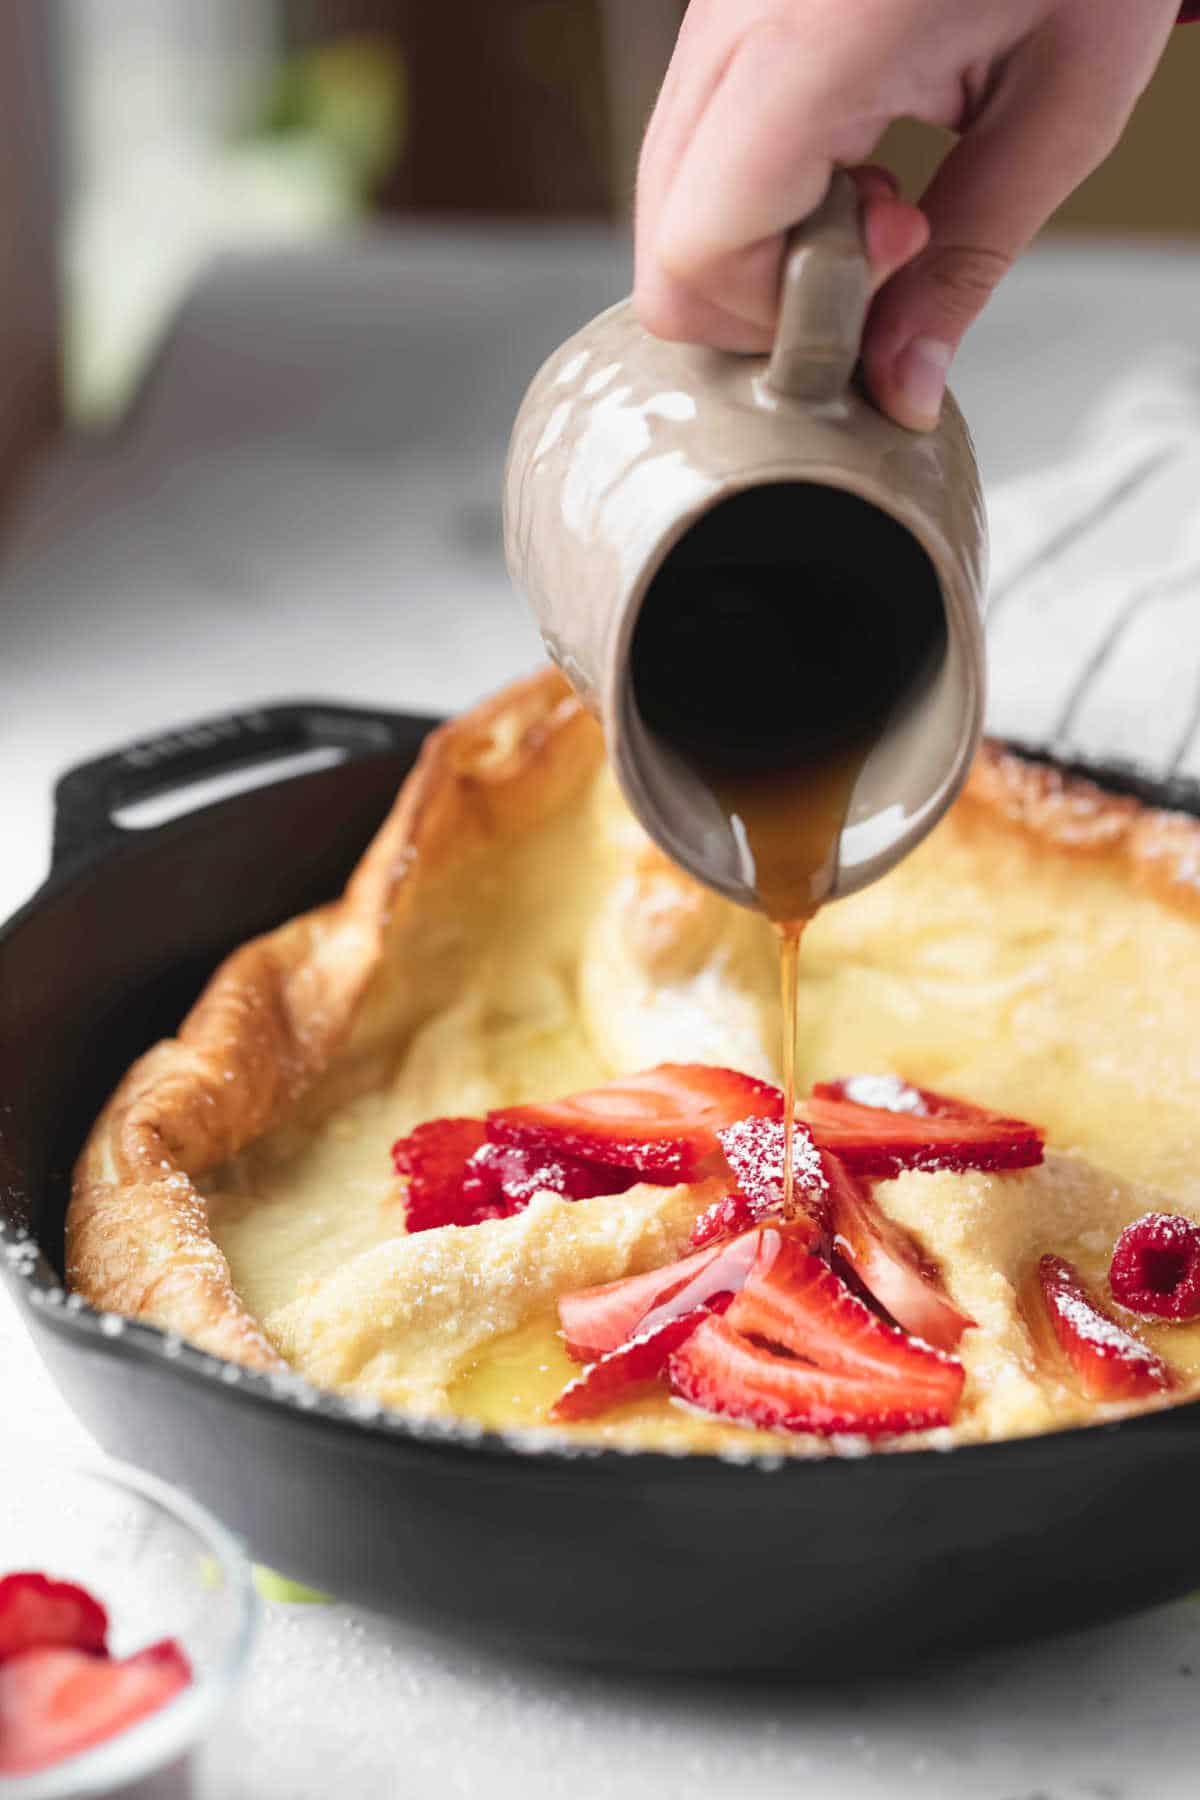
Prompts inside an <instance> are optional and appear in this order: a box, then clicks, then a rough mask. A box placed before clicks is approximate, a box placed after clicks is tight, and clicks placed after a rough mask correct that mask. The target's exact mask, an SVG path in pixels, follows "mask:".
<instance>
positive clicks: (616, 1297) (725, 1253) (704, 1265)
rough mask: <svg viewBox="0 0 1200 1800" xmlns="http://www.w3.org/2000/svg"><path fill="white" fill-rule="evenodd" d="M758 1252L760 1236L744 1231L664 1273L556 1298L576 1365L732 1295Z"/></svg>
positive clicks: (658, 1271) (649, 1273)
mask: <svg viewBox="0 0 1200 1800" xmlns="http://www.w3.org/2000/svg"><path fill="white" fill-rule="evenodd" d="M757 1249H758V1233H757V1232H748V1233H747V1234H746V1235H745V1236H744V1237H740V1238H735V1239H733V1241H732V1242H730V1243H720V1244H712V1245H710V1246H709V1247H708V1248H707V1249H705V1250H698V1251H697V1252H696V1253H695V1255H693V1256H685V1257H684V1258H683V1260H682V1261H681V1262H674V1263H668V1264H667V1266H666V1268H664V1269H650V1270H647V1272H646V1273H645V1274H644V1275H627V1276H626V1277H625V1278H624V1279H623V1280H621V1281H609V1282H606V1283H605V1284H604V1285H603V1286H602V1287H591V1288H582V1289H581V1290H580V1291H579V1293H577V1294H562V1295H560V1297H559V1302H558V1317H559V1322H560V1323H561V1325H562V1328H563V1336H564V1337H565V1338H566V1340H567V1349H568V1351H569V1352H570V1354H571V1355H572V1356H574V1357H575V1358H576V1359H577V1360H578V1361H580V1362H590V1361H592V1360H593V1359H594V1358H595V1357H598V1356H601V1355H603V1354H604V1352H605V1351H608V1350H615V1349H617V1348H618V1347H619V1346H620V1345H621V1344H625V1343H628V1342H629V1340H630V1339H631V1338H633V1337H636V1336H640V1335H641V1334H642V1333H643V1332H646V1331H650V1330H653V1329H655V1328H656V1327H658V1326H659V1325H662V1324H665V1323H666V1322H667V1321H668V1320H670V1319H676V1318H679V1317H680V1316H681V1315H682V1314H684V1313H690V1312H694V1311H695V1310H696V1308H697V1307H699V1306H704V1305H707V1304H709V1303H710V1302H711V1301H712V1300H713V1299H714V1297H715V1296H716V1295H718V1294H733V1293H736V1292H737V1291H738V1289H739V1288H740V1287H741V1285H742V1283H743V1281H744V1280H745V1279H746V1275H747V1273H748V1272H749V1269H750V1266H751V1264H752V1263H753V1261H754V1257H755V1253H756V1251H757Z"/></svg>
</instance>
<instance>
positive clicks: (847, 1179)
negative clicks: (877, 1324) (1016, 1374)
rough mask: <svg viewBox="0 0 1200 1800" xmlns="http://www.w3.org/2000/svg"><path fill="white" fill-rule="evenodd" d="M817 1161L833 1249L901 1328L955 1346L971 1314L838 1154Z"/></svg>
mask: <svg viewBox="0 0 1200 1800" xmlns="http://www.w3.org/2000/svg"><path fill="white" fill-rule="evenodd" d="M822 1160H823V1163H824V1168H825V1176H826V1180H827V1182H828V1187H829V1221H830V1228H831V1230H832V1232H833V1244H834V1249H835V1250H836V1251H837V1252H838V1253H839V1254H840V1255H841V1256H842V1257H843V1258H844V1259H845V1261H846V1263H848V1264H849V1266H850V1268H851V1269H853V1271H854V1273H855V1275H856V1276H857V1277H858V1279H859V1281H861V1282H862V1284H863V1287H864V1288H866V1290H867V1291H868V1293H870V1294H871V1295H872V1297H873V1298H874V1299H875V1300H877V1301H878V1302H879V1304H880V1306H882V1307H883V1308H884V1309H885V1310H886V1311H887V1312H888V1313H890V1315H891V1317H892V1318H893V1319H895V1321H896V1323H897V1324H898V1325H902V1326H903V1327H904V1329H905V1331H911V1332H912V1333H914V1334H915V1336H917V1337H919V1338H923V1339H924V1340H925V1342H926V1343H927V1344H932V1345H934V1347H935V1348H936V1349H938V1350H954V1349H956V1348H957V1347H958V1343H959V1340H960V1339H961V1337H962V1334H963V1332H964V1331H966V1330H967V1329H968V1327H969V1326H971V1325H973V1324H974V1323H975V1321H974V1319H972V1318H971V1317H970V1316H969V1314H967V1313H965V1312H962V1311H960V1309H959V1308H958V1307H957V1306H955V1304H954V1302H953V1301H952V1300H951V1299H950V1297H949V1295H948V1294H947V1293H946V1291H945V1289H944V1288H943V1287H942V1284H941V1277H940V1275H939V1274H938V1271H937V1270H936V1269H935V1268H933V1267H932V1266H931V1265H930V1264H929V1263H927V1262H926V1261H925V1260H924V1259H923V1257H922V1256H921V1253H920V1251H919V1250H918V1248H917V1246H916V1244H915V1243H914V1242H913V1240H912V1239H911V1238H910V1237H909V1236H908V1234H907V1232H905V1231H904V1230H903V1228H902V1227H901V1226H899V1225H897V1224H896V1223H895V1221H894V1220H892V1219H889V1218H888V1216H887V1214H886V1213H885V1212H884V1210H883V1208H882V1207H881V1206H880V1205H879V1202H878V1201H877V1200H876V1199H875V1197H874V1195H873V1194H872V1193H871V1190H870V1189H869V1188H868V1187H867V1186H866V1184H865V1183H864V1182H861V1181H858V1180H856V1179H855V1177H854V1176H853V1175H851V1173H850V1172H849V1170H848V1169H847V1168H846V1167H845V1166H844V1165H843V1163H842V1161H841V1158H840V1157H837V1156H831V1155H829V1154H825V1155H824V1157H823V1159H822Z"/></svg>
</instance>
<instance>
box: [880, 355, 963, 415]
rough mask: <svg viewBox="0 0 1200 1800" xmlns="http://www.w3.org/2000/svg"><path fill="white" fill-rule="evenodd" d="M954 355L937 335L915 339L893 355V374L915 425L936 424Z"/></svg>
mask: <svg viewBox="0 0 1200 1800" xmlns="http://www.w3.org/2000/svg"><path fill="white" fill-rule="evenodd" d="M953 355H954V348H953V345H951V344H943V343H942V341H941V339H940V338H927V337H919V338H914V339H913V340H912V343H911V344H906V345H905V346H904V349H903V350H902V351H901V352H900V354H899V356H898V357H897V358H896V361H895V365H894V369H893V376H894V380H895V383H896V386H897V388H898V389H899V392H900V397H901V399H902V400H903V402H904V406H905V409H906V410H907V411H908V412H910V413H911V414H912V417H913V421H914V423H916V424H918V425H936V424H937V421H938V413H939V412H940V411H941V407H942V395H943V394H944V393H945V391H946V371H947V369H948V368H949V367H950V359H951V358H952V357H953Z"/></svg>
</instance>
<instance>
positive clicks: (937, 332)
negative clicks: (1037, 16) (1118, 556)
mask: <svg viewBox="0 0 1200 1800" xmlns="http://www.w3.org/2000/svg"><path fill="white" fill-rule="evenodd" d="M1079 50H1080V46H1078V45H1069V44H1064V43H1063V42H1062V41H1061V39H1060V38H1059V36H1058V35H1057V34H1056V32H1055V31H1054V30H1052V29H1045V30H1043V31H1041V32H1039V33H1035V34H1034V36H1032V37H1031V38H1029V39H1027V40H1026V41H1025V43H1024V44H1022V45H1021V46H1020V48H1019V49H1018V50H1016V51H1015V52H1014V53H1013V54H1012V55H1011V56H1010V57H1009V58H1008V60H1007V62H1006V64H1005V65H1004V68H1003V71H1002V73H1001V76H1000V79H999V81H998V83H997V85H996V87H995V89H994V91H993V93H992V95H991V97H990V98H989V100H988V103H987V105H986V106H985V107H984V109H983V110H982V112H981V113H980V115H979V116H978V118H977V119H976V121H975V122H974V123H973V124H972V125H971V127H970V129H969V130H968V131H967V132H966V133H965V135H964V136H963V137H962V138H960V140H959V142H958V144H957V145H956V146H955V148H954V149H953V150H952V151H951V152H950V154H949V156H948V157H947V158H946V160H945V161H944V162H943V164H942V166H941V168H940V169H939V170H938V173H937V175H936V176H935V178H934V180H933V182H932V183H931V184H930V187H929V188H928V190H927V192H926V194H925V196H924V199H923V201H922V208H923V210H924V212H925V214H926V216H927V218H928V220H929V240H928V243H927V245H926V246H925V248H924V249H923V250H922V251H921V253H920V254H919V255H917V256H916V257H915V258H914V259H913V260H912V261H909V262H907V263H906V264H905V265H904V266H903V267H902V268H900V270H899V273H897V274H895V275H893V276H892V278H891V279H890V280H889V281H888V282H887V283H886V285H885V286H884V287H883V289H882V290H881V291H880V292H879V293H878V295H877V297H876V300H875V302H874V305H873V307H872V310H871V314H870V317H869V319H868V322H867V329H866V333H865V336H864V344H863V366H864V370H865V373H866V378H867V384H868V386H869V388H870V390H871V394H872V396H873V398H874V399H875V401H876V404H877V405H878V406H880V407H881V408H882V410H883V411H884V412H886V413H889V414H890V415H891V417H892V418H894V419H896V420H898V421H899V422H900V423H901V424H902V425H907V426H909V427H911V428H913V429H914V430H927V429H929V428H930V427H931V426H933V425H935V424H936V423H937V418H938V413H939V410H940V407H941V402H942V395H943V392H944V389H945V383H946V375H947V371H948V369H949V366H950V362H951V359H952V357H953V355H954V351H955V349H956V348H957V346H958V343H959V340H960V339H961V338H962V336H963V333H964V332H965V331H966V329H967V326H968V325H969V324H970V323H971V321H972V320H973V319H974V318H975V317H976V315H977V314H978V313H979V312H980V311H981V310H982V308H983V306H984V305H985V303H986V302H987V300H988V298H989V297H990V295H991V294H992V292H993V290H994V289H995V287H996V285H997V283H998V282H999V281H1000V280H1001V278H1002V277H1003V275H1004V274H1005V273H1006V271H1007V270H1008V269H1009V268H1010V267H1011V265H1012V262H1013V260H1014V258H1015V257H1016V256H1017V255H1018V254H1019V253H1020V251H1021V250H1023V249H1024V248H1025V246H1026V245H1027V244H1028V243H1029V241H1030V239H1031V238H1032V237H1033V236H1034V235H1035V234H1036V232H1037V231H1039V230H1040V229H1041V227H1042V226H1043V225H1044V224H1045V222H1046V220H1047V219H1048V218H1049V217H1050V215H1051V213H1052V212H1053V211H1054V210H1055V208H1056V207H1057V206H1058V205H1059V204H1060V203H1061V202H1062V201H1063V200H1064V199H1065V198H1066V197H1067V195H1068V194H1069V193H1071V191H1072V190H1073V189H1074V188H1075V187H1076V186H1077V185H1078V184H1079V182H1080V181H1082V180H1083V179H1084V177H1085V176H1087V175H1088V174H1090V173H1091V171H1092V170H1093V169H1094V168H1095V167H1096V166H1097V164H1098V163H1099V162H1100V161H1101V160H1102V159H1103V158H1104V156H1105V155H1107V153H1108V151H1109V150H1110V149H1111V148H1112V146H1113V144H1114V143H1115V142H1116V139H1117V137H1118V136H1119V134H1120V132H1121V130H1122V128H1123V126H1124V124H1125V121H1126V119H1127V117H1128V114H1129V112H1130V110H1131V109H1132V106H1133V103H1134V100H1135V99H1136V97H1137V92H1138V88H1139V83H1138V81H1137V80H1136V79H1131V80H1129V81H1128V82H1125V83H1123V84H1113V83H1112V82H1109V83H1105V82H1103V81H1100V80H1098V79H1097V76H1096V71H1095V69H1094V68H1093V67H1089V66H1088V59H1087V57H1086V56H1084V55H1081V54H1079ZM1150 66H1151V67H1152V66H1153V64H1152V62H1151V64H1150Z"/></svg>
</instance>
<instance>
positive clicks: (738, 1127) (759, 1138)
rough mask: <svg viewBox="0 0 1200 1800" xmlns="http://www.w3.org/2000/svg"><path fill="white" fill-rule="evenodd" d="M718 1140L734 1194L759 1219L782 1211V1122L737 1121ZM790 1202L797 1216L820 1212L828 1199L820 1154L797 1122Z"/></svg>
mask: <svg viewBox="0 0 1200 1800" xmlns="http://www.w3.org/2000/svg"><path fill="white" fill-rule="evenodd" d="M717 1136H718V1137H719V1138H720V1140H721V1148H722V1150H723V1151H724V1152H725V1159H726V1161H727V1162H728V1164H729V1166H730V1168H731V1169H732V1170H733V1174H734V1179H735V1180H736V1182H737V1186H738V1192H739V1193H740V1194H744V1195H745V1197H746V1199H747V1200H749V1201H750V1203H751V1205H752V1206H753V1208H754V1211H755V1215H756V1217H758V1218H765V1217H766V1216H767V1215H768V1214H771V1213H774V1214H779V1213H781V1212H782V1210H783V1174H784V1170H783V1150H784V1123H783V1120H782V1119H760V1118H750V1119H738V1120H736V1121H735V1123H734V1124H732V1125H727V1126H726V1127H725V1129H724V1131H719V1132H718V1133H717ZM792 1183H793V1185H792V1201H793V1206H794V1209H795V1210H796V1211H797V1212H801V1211H804V1210H807V1211H808V1212H810V1213H812V1212H819V1211H820V1210H821V1208H822V1206H823V1203H824V1201H825V1199H826V1198H827V1196H828V1193H829V1183H828V1181H827V1180H826V1178H825V1171H824V1169H823V1168H822V1167H821V1153H820V1151H819V1150H818V1149H817V1146H816V1144H815V1143H814V1142H813V1137H812V1133H811V1132H810V1131H809V1129H808V1127H807V1126H806V1125H802V1124H801V1123H800V1121H799V1120H797V1121H796V1124H795V1127H794V1129H793V1135H792Z"/></svg>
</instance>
